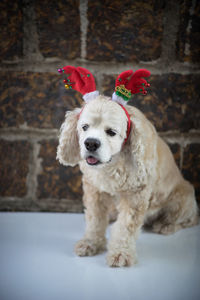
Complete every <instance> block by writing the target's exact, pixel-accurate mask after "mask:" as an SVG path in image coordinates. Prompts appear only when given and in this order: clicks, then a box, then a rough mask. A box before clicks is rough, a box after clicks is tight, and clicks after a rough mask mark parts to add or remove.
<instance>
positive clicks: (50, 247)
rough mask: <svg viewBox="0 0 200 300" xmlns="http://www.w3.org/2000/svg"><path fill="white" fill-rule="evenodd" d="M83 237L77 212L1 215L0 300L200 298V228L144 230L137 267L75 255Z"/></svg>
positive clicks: (140, 239)
mask: <svg viewBox="0 0 200 300" xmlns="http://www.w3.org/2000/svg"><path fill="white" fill-rule="evenodd" d="M83 233H84V217H83V215H81V214H80V215H78V214H49V213H0V300H18V299H19V300H54V299H55V300H68V299H69V300H110V299H113V300H128V299H131V300H132V299H134V300H138V299H142V300H145V299H148V300H151V299H152V300H165V299H166V300H172V299H173V300H179V299H180V300H188V299H191V300H197V299H200V226H196V227H193V228H190V229H184V230H182V231H179V232H178V233H176V234H174V235H172V236H167V237H166V236H161V235H156V234H151V233H145V232H142V233H141V235H140V237H139V239H138V242H137V249H138V257H139V263H138V264H137V265H136V266H134V267H131V268H122V269H116V268H114V269H113V268H109V267H107V266H106V264H105V253H104V254H101V255H97V256H94V257H83V258H80V257H76V256H75V254H74V252H73V246H74V243H75V242H76V241H77V240H79V239H80V238H81V237H82V235H83ZM108 235H109V233H108Z"/></svg>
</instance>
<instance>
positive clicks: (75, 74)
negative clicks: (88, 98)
mask: <svg viewBox="0 0 200 300" xmlns="http://www.w3.org/2000/svg"><path fill="white" fill-rule="evenodd" d="M58 72H59V73H62V72H63V73H65V74H67V75H68V76H67V79H65V80H64V83H65V84H66V85H65V87H66V88H67V89H68V88H72V89H74V90H76V91H78V92H80V93H81V94H82V95H85V94H87V93H91V92H94V91H96V84H95V80H94V77H93V75H92V73H91V72H90V71H88V70H87V69H84V68H82V67H77V68H75V67H72V66H66V67H63V68H62V69H58Z"/></svg>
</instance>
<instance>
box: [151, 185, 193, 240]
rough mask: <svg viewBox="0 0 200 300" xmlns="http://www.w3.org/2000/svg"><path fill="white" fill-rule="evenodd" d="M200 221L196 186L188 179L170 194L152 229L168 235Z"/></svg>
mask: <svg viewBox="0 0 200 300" xmlns="http://www.w3.org/2000/svg"><path fill="white" fill-rule="evenodd" d="M198 222H199V212H198V207H197V203H196V200H195V195H194V188H193V186H192V185H191V184H190V183H189V182H188V181H186V180H183V181H182V182H181V184H179V185H178V186H176V187H175V189H174V190H173V192H172V193H171V194H170V196H169V199H168V204H167V205H166V206H165V207H164V208H163V209H162V210H161V213H160V214H159V216H158V218H157V219H156V220H155V222H154V223H153V225H152V231H153V232H156V233H161V234H166V235H167V234H172V233H174V232H176V231H178V230H180V229H181V228H186V227H191V226H194V225H197V224H198Z"/></svg>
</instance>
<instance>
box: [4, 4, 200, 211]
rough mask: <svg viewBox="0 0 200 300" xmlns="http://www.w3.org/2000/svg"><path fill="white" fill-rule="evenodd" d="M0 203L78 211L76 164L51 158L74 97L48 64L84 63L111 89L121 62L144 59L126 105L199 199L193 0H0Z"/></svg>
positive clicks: (198, 74)
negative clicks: (150, 127)
mask: <svg viewBox="0 0 200 300" xmlns="http://www.w3.org/2000/svg"><path fill="white" fill-rule="evenodd" d="M0 10H1V16H0V18H1V40H0V45H1V47H0V48H1V50H0V51H1V52H0V60H1V64H0V78H1V79H0V81H1V86H0V127H1V129H0V156H1V167H0V197H1V198H0V210H9V211H69V212H80V211H82V209H83V207H82V202H81V195H82V190H81V175H80V171H79V169H78V167H76V168H70V167H69V168H66V167H63V166H61V165H59V163H58V162H57V161H56V159H55V157H56V146H57V136H58V132H59V128H60V126H61V123H62V121H63V119H64V114H65V111H66V110H69V109H73V108H75V107H77V106H80V105H81V103H82V99H81V96H80V95H79V94H78V93H76V92H74V91H66V90H65V88H64V85H63V83H62V80H61V77H60V76H59V75H58V73H57V71H56V70H57V68H60V67H63V66H65V65H74V66H83V67H86V68H88V69H89V70H90V71H91V72H92V73H93V74H94V75H95V78H96V82H97V88H98V90H100V91H101V92H103V93H105V94H106V95H111V93H112V92H113V88H114V81H115V78H116V76H117V74H119V73H120V72H122V71H124V70H127V69H134V70H136V69H138V68H147V69H149V70H150V71H151V73H152V76H151V77H150V80H149V82H150V83H151V89H150V91H149V94H148V95H147V96H146V97H143V96H135V97H134V99H133V100H131V104H132V105H135V106H136V107H138V108H139V109H141V110H142V111H143V112H144V113H145V114H146V115H147V117H148V118H149V119H150V120H151V121H153V123H154V125H155V126H156V128H157V129H158V131H159V133H160V135H161V136H162V137H163V138H164V139H165V140H166V141H167V143H168V144H169V145H170V147H171V149H172V151H173V153H174V156H175V159H176V162H177V164H178V166H179V167H180V169H181V170H182V172H183V174H184V175H185V177H186V178H187V179H189V180H190V181H191V182H192V183H193V184H194V185H195V188H196V194H197V197H198V201H200V175H199V174H200V99H199V82H200V81H199V79H200V68H199V62H200V55H199V50H200V36H199V20H200V2H199V1H197V0H185V1H174V0H169V1H167V0H160V1H158V0H143V1H139V0H135V1H131V0H129V1H128V0H123V1H119V0H113V1H111V0H105V1H96V0H88V1H87V0H80V1H78V0H68V1H65V0H51V1H49V0H48V1H47V0H43V1H39V0H35V1H34V0H23V1H21V0H16V1H14V2H13V1H7V0H2V1H1V3H0Z"/></svg>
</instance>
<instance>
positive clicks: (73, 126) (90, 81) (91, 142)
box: [57, 66, 150, 167]
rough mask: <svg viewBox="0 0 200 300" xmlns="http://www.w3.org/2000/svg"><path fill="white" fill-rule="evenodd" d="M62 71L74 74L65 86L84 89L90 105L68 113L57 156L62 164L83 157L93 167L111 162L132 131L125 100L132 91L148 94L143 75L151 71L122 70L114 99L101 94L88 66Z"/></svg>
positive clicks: (76, 160) (68, 163)
mask: <svg viewBox="0 0 200 300" xmlns="http://www.w3.org/2000/svg"><path fill="white" fill-rule="evenodd" d="M59 72H60V73H62V72H65V73H66V74H69V73H70V76H69V77H68V79H67V80H64V82H66V83H67V84H66V85H65V87H66V88H74V89H76V90H77V91H79V92H81V93H82V94H83V95H84V96H83V98H84V100H85V102H86V105H85V106H83V108H82V109H75V110H74V111H72V112H68V113H67V114H66V119H65V122H64V123H63V125H62V127H61V132H60V139H59V146H58V151H57V158H58V159H59V161H60V162H61V163H62V164H64V165H71V166H73V165H76V164H78V163H79V162H80V161H81V160H84V161H85V162H86V163H87V164H88V165H89V166H91V167H95V166H105V165H108V164H109V163H110V162H112V161H113V160H114V158H115V157H116V156H117V154H118V153H120V151H121V150H122V149H123V145H124V144H125V142H126V139H127V137H128V136H129V133H130V128H131V126H130V125H131V121H130V116H129V114H128V112H127V110H126V109H125V108H124V105H125V104H126V103H125V102H126V101H127V99H128V98H130V96H131V94H134V93H137V92H142V93H144V94H145V93H146V91H145V90H144V88H145V86H148V84H147V83H146V81H145V80H144V79H143V78H141V77H144V76H149V74H150V72H148V71H146V70H138V71H136V72H135V73H133V71H131V70H129V71H125V72H123V73H121V74H120V75H119V76H118V78H117V80H116V89H115V92H114V94H113V96H112V98H108V97H105V96H99V94H98V92H97V91H96V86H95V82H94V78H93V76H92V74H91V73H90V72H89V71H88V70H86V69H84V68H81V67H78V68H75V67H71V66H67V67H64V68H63V69H59ZM140 87H141V89H140ZM128 88H130V90H129V89H128ZM135 133H136V132H135ZM125 146H126V145H125Z"/></svg>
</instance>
